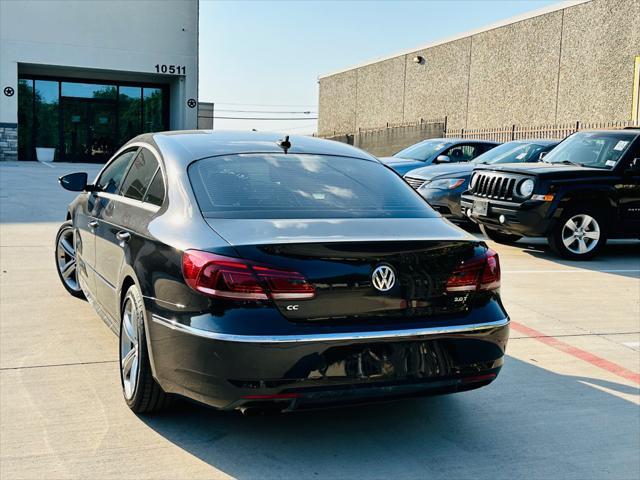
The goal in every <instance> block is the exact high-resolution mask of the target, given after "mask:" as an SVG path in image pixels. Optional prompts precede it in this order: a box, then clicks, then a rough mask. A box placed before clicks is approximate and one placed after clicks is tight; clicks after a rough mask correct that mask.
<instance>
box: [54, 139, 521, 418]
mask: <svg viewBox="0 0 640 480" xmlns="http://www.w3.org/2000/svg"><path fill="white" fill-rule="evenodd" d="M60 183H61V184H62V186H63V187H64V188H66V189H67V190H71V191H78V192H81V193H80V194H79V195H78V196H77V198H76V199H75V200H74V201H73V202H72V203H71V204H70V205H69V209H68V213H67V221H66V222H65V223H64V224H63V225H62V226H61V227H60V230H59V232H58V235H57V239H56V266H57V269H58V273H59V276H60V279H61V280H62V283H63V285H64V287H65V288H66V289H67V290H68V291H69V293H71V294H72V295H75V296H77V297H81V296H83V295H84V296H86V297H87V298H88V299H89V300H90V302H91V304H92V305H93V306H94V307H95V309H96V311H97V312H98V313H99V314H100V316H101V317H102V318H103V319H104V320H105V321H106V323H107V324H108V325H109V326H110V327H111V328H112V329H113V331H114V332H115V333H116V334H117V335H119V338H120V366H121V382H122V389H123V393H124V398H125V400H126V403H127V404H128V405H129V407H130V408H131V409H132V410H133V411H135V412H151V411H155V410H158V409H159V408H161V407H162V406H163V405H165V403H166V402H167V400H168V399H169V398H170V397H169V395H171V394H179V395H183V396H185V397H189V398H191V399H194V400H197V401H199V402H203V403H205V404H208V405H211V406H213V407H216V408H220V409H225V410H231V409H240V410H242V411H250V410H251V409H264V408H275V409H278V410H293V409H302V408H310V407H321V406H328V405H335V404H342V403H353V402H368V401H375V400H383V399H389V398H396V397H405V396H415V395H428V394H435V393H449V392H459V391H463V390H470V389H474V388H478V387H481V386H483V385H487V384H489V383H490V382H492V381H493V380H494V379H495V378H496V376H497V375H498V372H499V371H500V368H501V366H502V364H503V356H504V351H505V345H506V342H507V337H508V323H509V319H508V317H507V313H506V312H505V310H504V307H503V306H502V302H501V301H500V295H499V286H500V265H499V260H498V256H497V254H496V253H495V252H493V251H492V250H490V249H488V248H487V246H486V245H485V243H483V242H482V241H480V240H478V239H476V238H475V237H473V236H471V235H469V234H467V233H466V232H464V231H463V230H461V229H459V228H457V227H455V226H453V225H451V224H450V223H448V222H446V221H444V220H443V219H442V218H440V216H439V215H438V214H437V213H436V212H434V211H433V210H432V209H431V208H430V207H429V206H428V205H427V204H426V202H424V201H423V200H422V199H421V198H420V197H419V196H418V195H417V194H416V193H415V192H414V191H413V190H412V189H411V188H409V187H408V186H407V184H406V183H405V182H404V181H403V180H402V179H401V178H400V177H398V176H397V175H396V174H394V173H393V172H391V171H389V169H387V168H385V167H384V166H383V165H382V164H381V163H380V162H379V161H378V160H377V159H376V158H374V157H372V156H371V155H369V154H367V153H365V152H363V151H361V150H358V149H356V148H353V147H350V146H348V145H344V144H340V143H337V142H331V141H325V140H320V139H315V138H310V137H292V138H291V139H290V138H289V137H287V138H286V139H284V140H279V139H278V137H276V136H274V135H272V134H266V133H253V134H252V133H231V132H221V133H218V132H216V133H213V132H205V131H193V132H167V133H156V134H144V135H141V136H139V137H136V138H135V139H133V140H132V141H130V142H129V143H127V144H126V145H125V146H124V147H122V148H121V149H120V150H119V151H118V152H117V153H116V154H115V156H114V157H113V158H112V159H111V160H110V161H109V163H108V164H107V165H106V166H105V167H104V169H103V170H102V171H101V172H100V174H99V175H98V177H97V178H96V179H95V181H94V182H93V183H91V184H88V183H87V175H86V173H73V174H69V175H65V176H63V177H61V178H60Z"/></svg>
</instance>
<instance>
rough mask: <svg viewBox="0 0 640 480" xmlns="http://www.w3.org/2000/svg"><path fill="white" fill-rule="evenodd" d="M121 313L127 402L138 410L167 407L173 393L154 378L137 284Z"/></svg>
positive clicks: (137, 411)
mask: <svg viewBox="0 0 640 480" xmlns="http://www.w3.org/2000/svg"><path fill="white" fill-rule="evenodd" d="M121 311H122V313H121V315H120V317H121V318H120V335H119V338H120V381H121V384H122V394H123V396H124V399H125V401H126V402H127V405H128V406H129V408H130V409H131V410H133V411H134V412H135V413H153V412H158V411H160V410H163V409H165V408H166V407H168V406H169V404H170V402H171V397H170V396H169V395H168V394H166V393H165V392H164V391H163V390H162V387H160V385H159V384H158V382H156V381H155V379H154V378H153V374H152V373H151V362H150V360H149V351H148V349H147V338H146V331H145V322H144V303H143V300H142V294H141V293H140V291H139V290H138V287H136V286H135V285H132V286H131V287H129V290H127V293H126V295H125V297H124V300H123V302H122V309H121Z"/></svg>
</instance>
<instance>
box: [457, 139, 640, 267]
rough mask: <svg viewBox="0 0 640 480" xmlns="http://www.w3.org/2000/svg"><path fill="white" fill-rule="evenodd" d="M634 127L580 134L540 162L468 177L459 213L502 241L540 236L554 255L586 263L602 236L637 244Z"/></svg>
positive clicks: (639, 197) (639, 188) (639, 151)
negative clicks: (468, 184)
mask: <svg viewBox="0 0 640 480" xmlns="http://www.w3.org/2000/svg"><path fill="white" fill-rule="evenodd" d="M639 137H640V129H638V128H630V129H625V130H603V131H589V132H579V133H575V134H573V135H571V136H569V137H568V138H567V139H565V140H564V141H563V142H562V143H560V144H559V145H558V146H557V147H556V148H555V149H553V150H552V151H551V152H549V154H547V155H546V156H545V157H544V163H537V164H505V165H497V166H494V167H493V168H491V169H490V170H483V171H478V172H475V173H474V175H473V177H472V178H471V183H470V190H469V191H468V192H466V193H465V194H463V195H462V210H463V212H464V213H465V214H466V215H468V216H469V217H470V218H471V219H473V220H474V221H475V222H477V223H479V224H480V227H481V229H482V230H483V232H484V233H485V234H486V235H487V236H488V237H489V238H491V239H493V240H495V241H497V242H501V243H511V242H514V241H516V240H518V239H519V238H521V237H522V236H530V237H547V238H548V240H549V245H550V247H551V249H552V250H553V251H554V252H556V253H557V254H558V255H560V256H562V257H565V258H569V259H574V260H586V259H589V258H592V257H593V256H595V255H596V254H597V253H598V252H599V251H600V249H601V248H602V247H603V246H604V245H605V243H606V241H607V239H608V238H640V138H639Z"/></svg>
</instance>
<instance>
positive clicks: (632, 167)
mask: <svg viewBox="0 0 640 480" xmlns="http://www.w3.org/2000/svg"><path fill="white" fill-rule="evenodd" d="M625 173H629V174H631V175H640V158H634V159H633V160H631V163H630V164H629V167H628V168H627V169H626V170H625Z"/></svg>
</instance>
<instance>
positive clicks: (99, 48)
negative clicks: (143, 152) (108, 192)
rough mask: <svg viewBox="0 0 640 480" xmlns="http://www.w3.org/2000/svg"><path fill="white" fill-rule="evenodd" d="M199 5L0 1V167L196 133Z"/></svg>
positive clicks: (99, 157) (104, 153) (193, 1)
mask: <svg viewBox="0 0 640 480" xmlns="http://www.w3.org/2000/svg"><path fill="white" fill-rule="evenodd" d="M197 99H198V0H163V1H147V0H136V1H131V0H99V1H98V0H94V1H84V0H20V1H10V0H0V160H16V159H20V160H33V159H35V156H36V153H35V152H36V150H35V149H36V148H37V147H43V148H55V159H56V161H105V160H106V159H107V158H108V157H109V156H110V154H111V153H112V152H113V151H114V150H115V149H117V148H118V147H119V146H120V145H121V144H122V143H124V142H125V141H126V140H128V139H129V138H131V137H133V136H135V135H137V134H139V133H142V132H147V131H159V130H169V129H171V130H175V129H189V128H196V127H197V122H198V114H197V110H198V109H197Z"/></svg>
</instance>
